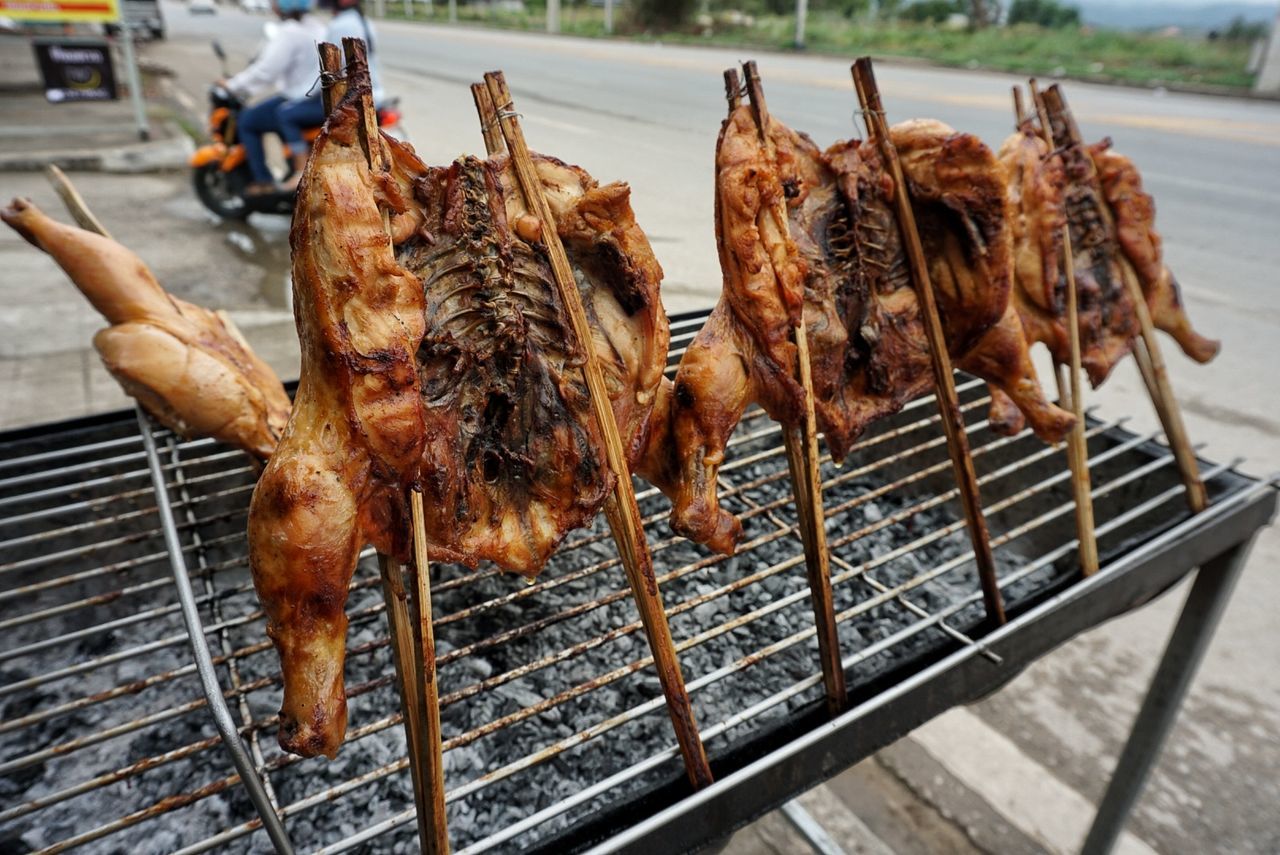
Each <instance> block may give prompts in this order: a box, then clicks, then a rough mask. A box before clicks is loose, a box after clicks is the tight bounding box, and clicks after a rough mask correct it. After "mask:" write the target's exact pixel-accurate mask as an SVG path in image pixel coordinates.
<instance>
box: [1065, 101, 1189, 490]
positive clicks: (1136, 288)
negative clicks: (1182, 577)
mask: <svg viewBox="0 0 1280 855" xmlns="http://www.w3.org/2000/svg"><path fill="white" fill-rule="evenodd" d="M1042 98H1043V101H1044V106H1045V111H1046V113H1047V115H1048V117H1049V119H1050V121H1051V122H1052V124H1051V126H1050V131H1051V133H1052V139H1053V141H1054V142H1055V143H1056V144H1057V146H1058V147H1060V148H1061V147H1065V146H1079V147H1081V148H1083V146H1084V139H1083V137H1082V136H1081V134H1080V128H1079V126H1077V125H1076V120H1075V117H1074V116H1073V115H1072V114H1071V110H1070V108H1068V107H1067V102H1066V98H1065V96H1063V94H1062V89H1061V87H1059V86H1058V85H1057V84H1054V85H1053V86H1050V87H1049V88H1048V89H1046V90H1045V91H1044V93H1043V94H1042ZM1099 198H1101V188H1099ZM1119 262H1120V270H1121V273H1122V274H1123V276H1124V279H1125V286H1126V287H1127V288H1128V290H1129V294H1130V297H1131V299H1132V300H1133V304H1134V311H1135V313H1136V314H1137V316H1138V326H1139V329H1140V330H1141V344H1142V345H1143V346H1145V356H1144V355H1143V354H1142V349H1143V348H1140V347H1139V346H1138V343H1137V342H1135V346H1134V355H1135V357H1136V358H1137V359H1138V364H1139V369H1140V370H1142V371H1143V379H1144V381H1145V382H1146V383H1147V385H1148V392H1149V393H1150V394H1151V402H1152V404H1153V405H1154V406H1155V409H1156V414H1157V415H1158V416H1159V418H1160V424H1161V425H1162V426H1163V427H1164V433H1165V436H1166V437H1167V438H1168V440H1169V446H1170V448H1171V449H1172V450H1173V456H1174V460H1175V461H1176V462H1177V464H1178V472H1179V474H1180V475H1181V476H1182V483H1183V485H1184V486H1185V487H1186V490H1187V504H1188V505H1189V506H1190V507H1191V512H1192V513H1199V512H1200V511H1202V510H1204V509H1205V508H1206V507H1208V504H1209V500H1208V494H1207V493H1206V491H1205V488H1204V482H1203V481H1202V480H1201V479H1200V464H1199V463H1198V462H1197V461H1196V455H1195V451H1194V450H1193V449H1192V447H1191V441H1190V440H1189V439H1188V437H1187V429H1186V426H1185V425H1184V424H1183V421H1182V410H1181V409H1180V408H1179V407H1178V401H1177V399H1176V398H1175V397H1174V395H1173V386H1172V384H1171V383H1170V382H1169V371H1168V369H1167V368H1166V366H1165V362H1164V355H1163V353H1162V352H1161V350H1160V342H1159V340H1158V339H1157V338H1156V329H1155V325H1154V324H1153V323H1152V321H1151V310H1150V308H1149V307H1148V306H1147V298H1146V295H1145V294H1144V293H1143V291H1142V285H1141V284H1140V283H1139V282H1138V276H1137V273H1136V272H1135V271H1134V269H1133V265H1132V264H1130V263H1129V261H1128V259H1126V258H1123V257H1122V258H1120V259H1119ZM1144 358H1145V360H1146V362H1147V364H1146V365H1145V366H1144V365H1143V360H1144Z"/></svg>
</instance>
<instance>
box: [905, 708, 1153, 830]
mask: <svg viewBox="0 0 1280 855" xmlns="http://www.w3.org/2000/svg"><path fill="white" fill-rule="evenodd" d="M911 738H912V739H914V740H915V741H916V742H917V743H919V744H920V745H921V746H922V747H924V749H925V750H926V751H928V752H929V753H930V754H931V755H933V757H934V759H936V760H937V761H938V762H939V763H941V764H942V765H943V766H944V767H946V769H947V771H949V772H950V773H951V774H952V775H955V776H956V777H957V778H958V779H959V780H960V781H961V783H963V784H964V785H965V786H966V787H968V788H969V789H970V790H972V791H973V792H975V793H977V794H978V795H979V796H981V797H982V798H983V799H985V800H986V801H987V803H988V804H990V805H991V806H992V807H993V808H995V810H997V811H998V812H999V813H1000V814H1001V815H1002V816H1003V817H1004V818H1005V819H1006V820H1008V821H1009V822H1010V823H1011V824H1013V825H1015V826H1017V827H1018V828H1019V829H1021V830H1022V831H1023V832H1024V833H1025V834H1027V835H1029V836H1030V837H1032V838H1033V839H1035V840H1036V841H1038V842H1040V843H1041V844H1043V845H1044V846H1045V847H1046V848H1047V849H1049V850H1050V851H1051V852H1057V853H1063V855H1066V854H1067V853H1074V852H1079V851H1080V846H1081V844H1082V843H1083V842H1084V838H1085V834H1087V833H1088V831H1089V825H1090V824H1091V823H1092V822H1093V816H1094V813H1095V811H1096V808H1095V807H1094V805H1093V804H1092V803H1091V802H1090V801H1089V800H1088V799H1086V798H1085V797H1084V796H1082V795H1080V793H1078V792H1076V791H1075V790H1074V789H1072V788H1071V787H1068V786H1067V785H1066V784H1064V783H1062V781H1060V780H1058V778H1056V777H1054V775H1053V773H1051V772H1050V771H1049V770H1048V769H1046V768H1044V767H1043V766H1041V765H1040V764H1039V763H1037V762H1036V761H1035V760H1033V759H1032V758H1030V757H1028V756H1027V755H1026V754H1024V753H1023V752H1022V750H1021V749H1020V748H1018V746H1017V745H1015V744H1014V743H1013V742H1012V741H1010V740H1009V739H1008V738H1007V737H1005V736H1004V735H1003V734H1001V733H999V732H997V731H996V730H994V729H993V728H991V727H988V726H987V725H986V724H985V723H984V722H983V721H982V719H980V718H978V717H977V716H976V715H974V714H973V713H971V712H969V711H968V710H967V709H963V708H957V709H953V710H951V711H950V712H947V713H945V714H943V715H941V716H938V717H937V718H935V719H934V720H933V721H931V722H929V723H928V724H926V725H924V726H922V727H920V728H917V729H916V730H914V731H912V733H911ZM1115 851H1116V852H1117V853H1120V855H1156V851H1155V850H1154V849H1153V848H1151V846H1149V845H1147V844H1146V843H1145V842H1143V841H1142V840H1141V839H1140V838H1139V837H1137V836H1136V835H1134V834H1132V833H1130V832H1128V831H1125V832H1122V834H1121V836H1120V840H1119V842H1118V843H1117V844H1116V849H1115Z"/></svg>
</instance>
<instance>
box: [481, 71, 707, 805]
mask: <svg viewBox="0 0 1280 855" xmlns="http://www.w3.org/2000/svg"><path fill="white" fill-rule="evenodd" d="M484 81H485V86H486V87H487V88H488V90H489V97H490V98H491V99H492V101H493V105H494V107H495V108H496V111H495V112H496V114H497V116H498V125H499V127H500V128H501V130H502V136H503V138H504V139H505V140H506V144H507V149H508V150H509V151H510V153H511V165H512V167H513V168H514V169H515V172H516V177H517V179H518V180H519V184H520V189H521V192H522V193H523V195H524V199H525V203H526V206H527V207H528V209H529V212H530V213H531V214H534V215H535V216H537V218H538V219H539V220H541V221H542V237H543V241H544V243H545V247H546V250H547V257H548V259H549V261H550V262H551V270H552V273H553V274H554V275H555V280H556V286H557V288H558V290H559V293H560V298H561V300H563V302H564V305H565V309H566V310H567V311H568V314H569V320H570V322H571V323H572V325H573V333H574V337H575V338H576V340H577V341H578V342H579V345H580V346H581V348H582V351H583V357H584V364H583V367H582V373H583V376H584V379H585V380H586V383H587V389H588V392H589V393H590V397H591V407H592V410H593V412H594V414H595V418H596V424H597V425H598V426H599V428H600V434H601V436H602V437H603V438H604V443H605V454H606V457H607V461H608V465H609V469H610V471H611V472H612V473H613V476H614V489H613V492H612V493H611V494H610V496H609V498H608V499H606V501H605V516H606V517H607V518H608V520H609V526H610V528H611V529H612V530H613V537H614V540H615V541H616V542H617V545H618V554H619V556H620V558H621V560H622V566H623V568H624V569H625V570H626V574H627V581H628V582H629V583H630V585H631V592H632V596H633V597H634V598H635V601H636V607H637V609H638V610H639V612H640V620H641V622H643V624H644V628H645V632H646V634H647V635H648V638H649V647H650V649H651V650H652V651H653V660H654V666H655V667H656V669H657V671H658V679H659V681H660V682H661V683H662V690H663V693H664V694H665V696H666V699H667V712H668V713H669V714H670V716H671V724H672V726H673V727H674V728H675V732H676V741H677V742H678V743H679V745H680V752H681V754H682V755H683V757H684V763H685V771H686V772H687V773H688V775H689V781H690V783H692V784H693V786H694V788H695V789H697V788H701V787H705V786H707V785H709V784H710V783H711V782H712V777H711V767H710V765H708V763H707V755H706V751H705V749H704V748H703V745H702V738H701V737H700V736H699V734H698V727H697V724H696V723H695V722H694V718H693V708H692V706H691V705H690V703H689V694H688V692H687V690H686V689H685V685H684V676H683V674H682V673H681V671H680V661H679V659H678V658H677V657H676V650H675V645H674V644H673V643H672V641H671V628H670V627H669V626H668V625H667V614H666V611H665V610H664V609H663V606H662V597H661V594H659V592H658V580H657V578H656V577H655V576H654V572H653V558H652V557H651V556H650V554H649V544H648V541H646V540H645V535H644V528H643V525H642V523H641V520H640V508H639V506H638V505H637V504H636V494H635V489H634V487H633V485H632V483H631V470H630V468H629V466H628V463H627V456H626V453H625V451H624V449H623V444H622V439H621V437H619V435H618V425H617V423H616V422H615V421H614V415H613V406H612V405H611V403H610V400H609V391H608V388H607V387H606V386H605V382H604V374H603V372H602V371H601V370H600V363H599V360H598V358H597V357H596V354H595V351H594V350H593V349H592V347H591V341H592V335H591V327H590V325H589V322H588V321H587V314H586V311H585V309H584V308H583V306H582V296H581V295H580V294H579V293H578V286H577V283H576V282H575V281H574V277H573V269H572V268H571V267H570V266H569V258H568V256H566V255H565V252H564V246H563V245H562V244H561V243H560V237H559V235H558V234H557V233H556V225H555V218H554V217H552V215H551V209H550V207H549V206H548V205H547V200H546V198H545V197H544V196H543V192H542V182H541V181H540V180H539V179H538V173H537V169H536V168H535V166H534V164H533V159H532V157H530V155H529V148H528V146H527V145H526V144H525V140H524V132H523V131H522V130H521V128H520V121H519V118H518V117H517V115H516V113H515V112H514V110H513V109H512V108H513V104H512V101H511V91H510V90H509V89H508V88H507V82H506V79H505V78H504V77H503V74H502V72H501V71H494V72H489V73H488V74H486V75H485V76H484Z"/></svg>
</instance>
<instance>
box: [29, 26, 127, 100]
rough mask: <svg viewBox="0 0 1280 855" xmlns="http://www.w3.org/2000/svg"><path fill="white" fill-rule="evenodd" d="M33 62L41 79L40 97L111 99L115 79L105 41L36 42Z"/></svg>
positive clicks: (113, 95) (51, 98)
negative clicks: (41, 95) (42, 80)
mask: <svg viewBox="0 0 1280 855" xmlns="http://www.w3.org/2000/svg"><path fill="white" fill-rule="evenodd" d="M35 49H36V65H38V66H39V67H40V75H41V77H43V78H44V97H45V98H48V99H49V101H50V102H52V103H54V104H60V103H62V102H64V101H114V100H115V99H116V98H117V97H118V96H117V94H116V78H115V75H114V74H113V73H112V71H111V49H110V48H109V47H108V46H107V43H106V42H105V41H103V42H92V41H73V42H58V41H44V40H41V41H37V42H36V43H35Z"/></svg>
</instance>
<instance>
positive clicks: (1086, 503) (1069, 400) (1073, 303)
mask: <svg viewBox="0 0 1280 855" xmlns="http://www.w3.org/2000/svg"><path fill="white" fill-rule="evenodd" d="M1029 86H1030V89H1031V100H1032V103H1033V104H1034V105H1035V108H1036V114H1037V115H1038V116H1039V118H1040V137H1041V139H1043V140H1044V142H1045V145H1047V146H1048V150H1049V151H1050V152H1052V151H1053V148H1054V146H1053V132H1052V131H1050V129H1049V114H1048V113H1047V112H1046V110H1045V106H1044V98H1043V97H1041V95H1040V90H1039V89H1038V88H1037V87H1036V82H1035V80H1032V81H1030V83H1029ZM1014 91H1015V92H1020V91H1021V90H1019V89H1015V90H1014ZM1018 106H1019V113H1021V109H1020V107H1021V105H1020V104H1019V105H1018ZM1018 125H1019V127H1021V125H1022V121H1021V119H1019V122H1018ZM1062 269H1063V270H1064V271H1065V272H1066V275H1067V294H1066V297H1067V343H1068V350H1069V351H1070V357H1069V359H1070V365H1069V366H1068V367H1067V370H1068V377H1069V382H1068V383H1066V384H1063V383H1062V378H1061V376H1060V375H1057V372H1055V375H1056V376H1057V379H1058V398H1059V399H1061V400H1063V401H1064V402H1066V404H1067V406H1068V407H1069V408H1070V409H1071V412H1072V413H1074V414H1075V417H1076V423H1075V426H1074V427H1072V428H1071V433H1069V434H1067V464H1068V466H1070V468H1071V494H1072V497H1073V498H1074V499H1075V505H1076V538H1077V539H1078V540H1079V541H1080V549H1079V553H1080V572H1081V573H1082V574H1083V575H1085V576H1092V575H1093V574H1094V573H1097V572H1098V539H1097V535H1096V533H1095V532H1094V526H1093V489H1092V487H1091V484H1090V481H1089V444H1088V442H1087V440H1086V439H1085V435H1084V427H1085V425H1084V393H1083V391H1082V388H1083V387H1082V386H1081V384H1080V372H1081V367H1080V305H1079V300H1078V298H1077V296H1076V264H1075V251H1074V250H1073V249H1072V248H1071V226H1070V225H1068V224H1067V223H1063V224H1062ZM1068 390H1069V391H1068Z"/></svg>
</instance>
